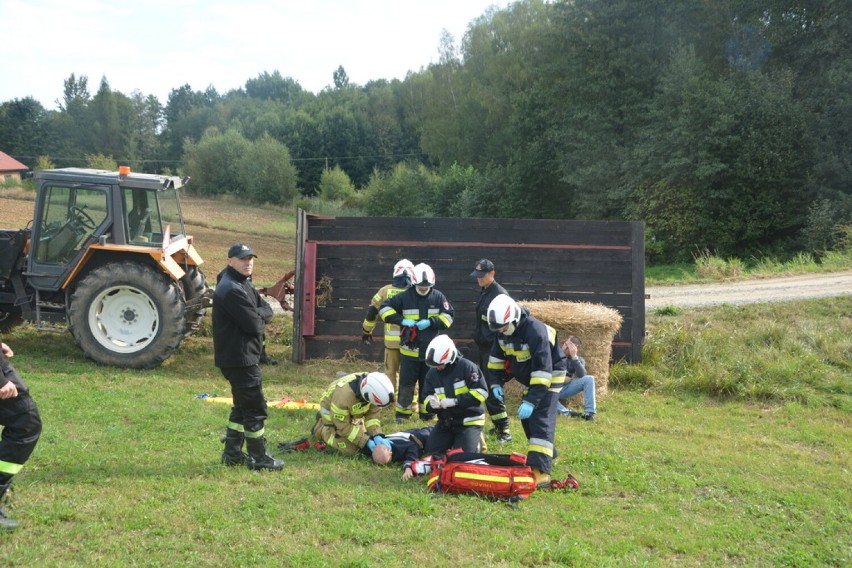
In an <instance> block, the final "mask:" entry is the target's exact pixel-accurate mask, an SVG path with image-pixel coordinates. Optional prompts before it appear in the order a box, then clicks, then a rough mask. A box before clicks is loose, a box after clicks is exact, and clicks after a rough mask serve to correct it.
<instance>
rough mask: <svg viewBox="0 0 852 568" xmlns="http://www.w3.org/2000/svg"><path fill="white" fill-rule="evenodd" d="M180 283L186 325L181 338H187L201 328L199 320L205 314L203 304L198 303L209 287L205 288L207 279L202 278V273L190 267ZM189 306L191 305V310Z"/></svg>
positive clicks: (205, 310) (205, 309)
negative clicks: (185, 304) (184, 305)
mask: <svg viewBox="0 0 852 568" xmlns="http://www.w3.org/2000/svg"><path fill="white" fill-rule="evenodd" d="M180 283H181V286H183V297H184V299H185V300H186V302H187V308H186V314H185V318H186V324H185V327H184V330H183V336H184V337H189V336H190V335H192V334H193V333H195V332H196V331H198V328H199V327H200V326H201V320H203V319H204V316H205V315H206V314H207V308H206V306H205V304H204V303H200V302H201V300H202V296H204V294H205V293H206V292H207V290H208V289H209V287H208V286H207V277H205V276H204V272H202V271H201V269H200V268H198V267H197V266H190V267H189V269H188V270H187V271H186V274H185V275H184V277H183V278H181V279H180ZM193 300H194V302H193ZM208 301H209V300H208ZM190 305H192V307H191V308H190Z"/></svg>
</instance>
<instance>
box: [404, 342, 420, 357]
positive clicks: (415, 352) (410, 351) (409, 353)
mask: <svg viewBox="0 0 852 568" xmlns="http://www.w3.org/2000/svg"><path fill="white" fill-rule="evenodd" d="M399 354H400V355H406V356H408V357H420V350H418V349H406V348H405V347H403V346H402V345H401V344H400V346H399Z"/></svg>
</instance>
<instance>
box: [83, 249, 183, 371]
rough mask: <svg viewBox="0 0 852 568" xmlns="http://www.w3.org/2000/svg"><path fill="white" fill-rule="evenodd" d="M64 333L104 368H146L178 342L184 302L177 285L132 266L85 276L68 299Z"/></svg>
mask: <svg viewBox="0 0 852 568" xmlns="http://www.w3.org/2000/svg"><path fill="white" fill-rule="evenodd" d="M68 324H69V326H68V328H69V331H70V332H71V334H72V335H73V336H74V340H75V341H76V342H77V345H78V346H79V347H80V348H81V349H82V350H83V352H84V353H85V354H86V355H87V356H88V357H89V358H91V359H93V360H94V361H96V362H98V363H101V364H103V365H113V366H116V367H126V368H132V369H150V368H153V367H156V366H158V365H159V364H160V363H162V362H163V361H165V360H166V359H168V358H169V356H170V355H171V354H172V353H174V352H175V350H176V349H177V348H178V346H180V343H181V341H182V340H183V335H184V334H183V332H184V326H185V320H184V300H183V296H182V295H181V291H180V287H179V285H178V283H177V282H174V281H172V280H170V279H169V278H168V277H167V276H166V275H165V274H162V273H161V272H159V271H158V270H157V269H156V268H154V267H151V266H148V265H145V264H139V263H134V262H117V263H111V264H107V265H105V266H102V267H100V268H97V269H95V270H93V271H92V272H90V273H89V274H88V275H87V276H86V277H85V278H84V279H83V280H82V281H80V283H79V285H78V286H77V289H76V290H75V291H74V293H73V294H72V295H71V305H70V309H69V312H68Z"/></svg>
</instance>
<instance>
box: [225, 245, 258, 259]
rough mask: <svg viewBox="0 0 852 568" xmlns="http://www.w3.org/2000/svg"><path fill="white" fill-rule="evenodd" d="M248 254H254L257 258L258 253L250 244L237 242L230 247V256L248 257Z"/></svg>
mask: <svg viewBox="0 0 852 568" xmlns="http://www.w3.org/2000/svg"><path fill="white" fill-rule="evenodd" d="M247 256H253V257H255V258H257V253H256V252H254V249H252V248H251V247H250V246H248V245H246V244H243V243H237V244H235V245H234V246H232V247H231V248H229V249H228V258H234V257H237V258H240V259H243V258H246V257H247Z"/></svg>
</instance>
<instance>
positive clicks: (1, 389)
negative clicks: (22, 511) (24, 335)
mask: <svg viewBox="0 0 852 568" xmlns="http://www.w3.org/2000/svg"><path fill="white" fill-rule="evenodd" d="M14 355H15V352H14V351H12V348H11V347H9V346H8V345H6V344H5V343H3V342H2V341H0V425H2V426H3V435H2V437H0V500H2V499H3V497H4V496H5V495H6V492H7V491H9V487H10V486H11V485H12V478H13V477H15V475H16V474H17V473H18V472H20V471H21V468H23V467H24V464H25V463H26V462H27V460H28V459H29V457H30V455H31V454H32V453H33V450H34V449H35V446H36V443H37V442H38V439H39V437H40V436H41V416H40V415H39V412H38V407H37V406H36V403H35V401H34V400H33V399H32V398H31V397H30V391H29V388H27V385H26V383H24V381H23V379H22V378H21V376H20V375H19V374H18V371H16V370H15V367H13V366H12V364H11V363H9V359H11V358H12V357H13V356H14ZM17 527H18V523H17V522H16V521H14V520H12V519H10V518H9V517H7V516H6V511H4V510H3V507H2V506H0V531H11V530H15V529H16V528H17Z"/></svg>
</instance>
